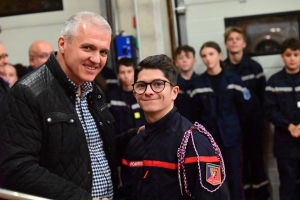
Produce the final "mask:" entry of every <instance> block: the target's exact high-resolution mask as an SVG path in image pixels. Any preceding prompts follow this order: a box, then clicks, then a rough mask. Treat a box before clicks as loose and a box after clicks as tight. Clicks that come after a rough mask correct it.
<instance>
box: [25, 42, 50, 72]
mask: <svg viewBox="0 0 300 200" xmlns="http://www.w3.org/2000/svg"><path fill="white" fill-rule="evenodd" d="M52 51H53V48H52V46H51V44H50V43H49V42H47V41H44V40H36V41H34V42H33V43H32V44H31V45H30V47H29V63H30V66H29V67H28V72H31V71H33V70H34V69H36V68H38V67H39V66H41V65H42V64H44V63H45V62H46V61H47V60H48V58H49V56H50V54H51V52H52Z"/></svg>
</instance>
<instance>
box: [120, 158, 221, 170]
mask: <svg viewBox="0 0 300 200" xmlns="http://www.w3.org/2000/svg"><path fill="white" fill-rule="evenodd" d="M198 158H199V160H200V162H219V159H218V157H217V156H199V157H197V156H195V157H190V158H185V159H184V163H185V164H191V163H197V162H198ZM122 165H126V166H129V167H160V168H166V169H174V170H176V169H178V164H177V163H170V162H164V161H158V160H137V161H128V160H125V159H122Z"/></svg>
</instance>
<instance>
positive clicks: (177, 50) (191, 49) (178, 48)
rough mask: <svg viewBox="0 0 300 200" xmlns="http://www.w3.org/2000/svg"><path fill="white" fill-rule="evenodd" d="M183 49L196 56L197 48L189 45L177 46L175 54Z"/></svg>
mask: <svg viewBox="0 0 300 200" xmlns="http://www.w3.org/2000/svg"><path fill="white" fill-rule="evenodd" d="M182 51H183V52H185V53H188V52H192V54H193V55H194V57H195V49H194V48H193V47H191V46H189V45H183V46H179V47H177V49H176V50H175V55H176V56H177V55H179V54H180V53H181V52H182Z"/></svg>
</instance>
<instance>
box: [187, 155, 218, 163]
mask: <svg viewBox="0 0 300 200" xmlns="http://www.w3.org/2000/svg"><path fill="white" fill-rule="evenodd" d="M199 160H200V162H219V159H218V157H217V156H199ZM194 162H198V159H197V156H195V157H190V158H185V159H184V163H185V164H190V163H194Z"/></svg>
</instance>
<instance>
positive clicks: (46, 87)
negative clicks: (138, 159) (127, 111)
mask: <svg viewBox="0 0 300 200" xmlns="http://www.w3.org/2000/svg"><path fill="white" fill-rule="evenodd" d="M110 42H111V28H110V26H109V24H108V23H107V21H106V20H105V19H103V18H102V17H101V16H100V15H98V14H95V13H91V12H80V13H77V14H75V15H73V16H72V17H71V18H69V19H68V20H67V22H66V23H65V26H64V27H63V29H62V32H61V36H60V37H59V39H58V52H54V53H52V54H51V55H50V58H49V59H48V61H47V62H46V63H45V64H43V65H42V66H41V67H39V68H38V69H36V70H35V71H33V72H32V73H31V74H30V75H28V76H27V77H26V78H24V79H23V80H21V81H19V82H18V83H16V84H15V86H14V87H13V88H12V89H11V90H10V91H9V93H8V95H7V97H8V98H5V100H4V101H3V105H2V108H1V109H0V187H3V188H7V189H11V190H17V191H20V192H25V193H29V194H33V195H38V196H42V197H46V198H51V199H74V200H76V199H82V200H86V199H92V198H93V199H102V198H105V197H106V198H109V199H113V198H114V196H116V195H115V194H116V189H117V185H118V183H117V181H118V177H117V170H116V162H115V161H116V159H115V137H114V126H113V122H114V119H113V117H112V115H111V113H110V112H109V111H108V106H107V104H106V102H105V99H104V98H103V96H104V94H103V92H102V91H101V89H100V88H99V87H98V86H97V85H96V84H94V82H93V80H94V78H95V77H96V75H97V74H98V73H99V72H100V71H101V70H102V68H103V67H104V65H105V63H106V60H107V54H108V52H109V48H110ZM134 134H135V132H130V133H125V134H123V135H124V138H122V141H124V140H126V139H128V140H129V139H130V137H132V136H133V135H134Z"/></svg>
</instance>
